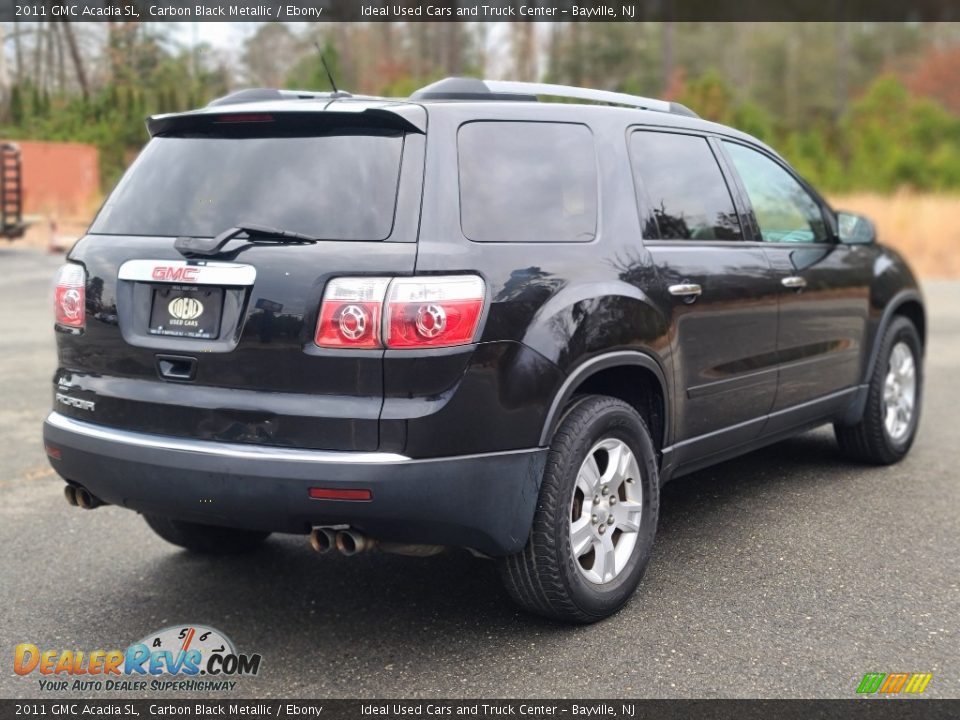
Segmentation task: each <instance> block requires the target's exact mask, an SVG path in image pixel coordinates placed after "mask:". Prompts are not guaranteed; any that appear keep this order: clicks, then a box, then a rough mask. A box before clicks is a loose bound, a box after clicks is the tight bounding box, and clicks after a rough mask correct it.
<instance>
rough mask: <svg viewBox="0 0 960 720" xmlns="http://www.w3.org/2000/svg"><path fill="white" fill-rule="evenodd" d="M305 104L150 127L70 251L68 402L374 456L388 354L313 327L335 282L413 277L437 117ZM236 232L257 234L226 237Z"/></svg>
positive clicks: (199, 433) (135, 419)
mask: <svg viewBox="0 0 960 720" xmlns="http://www.w3.org/2000/svg"><path fill="white" fill-rule="evenodd" d="M293 102H298V103H299V104H298V105H297V111H296V112H289V111H287V110H284V109H282V108H281V107H280V106H281V105H283V104H287V105H289V104H291V103H293ZM303 102H305V101H286V103H273V104H269V105H268V108H267V109H264V108H263V107H262V106H261V105H260V104H258V105H256V106H253V105H247V106H242V107H240V108H231V107H224V108H214V109H208V110H205V111H201V112H199V113H189V114H183V115H176V116H166V117H163V118H159V119H153V120H151V123H150V127H151V131H152V133H153V134H154V138H153V139H152V140H151V142H150V143H149V145H148V146H147V147H146V148H145V149H144V151H143V152H142V153H141V155H140V157H139V158H138V159H137V161H136V162H135V163H134V165H133V166H132V167H131V168H130V170H129V171H128V172H127V174H126V176H125V177H124V178H123V180H122V181H121V182H120V184H119V185H118V186H117V188H116V189H115V190H114V192H113V193H112V194H111V196H110V197H109V198H108V200H107V202H106V203H105V204H104V207H103V209H102V210H101V211H100V214H99V215H98V217H97V218H96V220H95V221H94V223H93V225H92V226H91V228H90V231H89V234H88V235H87V236H86V237H84V238H83V239H82V240H81V242H79V243H78V244H77V246H76V247H75V248H74V250H73V251H72V252H71V255H70V258H69V259H70V261H71V262H74V263H79V264H80V265H82V266H83V267H84V268H85V270H86V276H85V290H86V298H85V306H86V316H85V324H84V327H83V328H82V329H77V328H74V329H71V328H67V327H62V326H60V327H58V331H59V332H58V345H59V351H60V369H59V370H58V373H57V377H56V378H55V383H56V385H57V388H56V393H57V394H56V398H57V410H58V412H61V413H64V414H67V415H70V416H72V417H75V418H77V419H81V420H86V421H89V422H94V423H99V424H103V425H109V426H113V427H118V428H122V429H125V430H133V431H139V432H148V433H156V434H162V435H176V436H183V437H192V438H200V439H210V440H220V441H227V442H243V443H260V444H264V445H283V446H297V447H306V448H317V449H331V450H362V451H370V450H375V449H377V448H378V446H379V437H378V421H379V416H380V411H381V408H382V405H383V354H384V353H383V350H381V349H349V350H344V349H323V348H320V347H318V346H317V345H315V343H314V337H315V331H316V323H317V316H318V309H319V306H320V302H321V296H322V294H323V290H324V287H325V286H326V284H327V281H328V280H329V279H330V278H332V277H337V276H354V277H356V276H365V275H370V276H393V275H407V274H411V273H412V272H413V270H414V264H415V260H416V239H417V228H418V223H419V210H420V192H421V188H422V181H423V153H424V135H423V128H424V126H425V117H424V111H423V110H422V108H419V107H416V106H410V105H404V106H401V110H397V109H396V108H395V107H391V106H390V105H387V104H384V103H380V104H375V103H362V102H353V103H351V102H349V101H346V102H345V101H337V102H335V103H329V102H326V103H324V104H322V105H321V104H320V103H315V105H316V109H315V110H314V111H309V112H305V111H303ZM310 104H314V103H313V102H311V103H310ZM338 106H339V107H340V109H339V110H338V109H336V108H337V107H338ZM238 227H250V228H260V230H259V231H257V232H249V233H248V232H243V231H235V232H233V236H232V237H229V236H223V235H222V234H223V233H224V232H225V231H228V230H230V229H231V228H238ZM264 227H266V228H268V229H269V230H268V231H263V230H262V228H264ZM274 230H276V231H277V232H275V231H274ZM279 231H283V232H284V233H287V234H286V235H281V234H280V232H279ZM217 236H221V239H222V241H223V246H222V248H219V249H218V248H213V247H212V246H213V244H214V241H213V240H212V239H213V238H216V237H217ZM306 238H310V242H307V241H306ZM178 239H179V240H178ZM314 240H316V241H314ZM204 246H206V250H207V251H209V254H197V253H192V252H188V251H178V249H177V248H178V247H179V248H181V250H183V249H184V248H190V247H193V248H194V249H196V248H201V249H202V248H203V247H204Z"/></svg>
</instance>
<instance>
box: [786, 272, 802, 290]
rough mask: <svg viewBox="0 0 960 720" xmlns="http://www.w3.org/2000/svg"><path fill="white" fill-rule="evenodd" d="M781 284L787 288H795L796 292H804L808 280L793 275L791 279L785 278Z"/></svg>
mask: <svg viewBox="0 0 960 720" xmlns="http://www.w3.org/2000/svg"><path fill="white" fill-rule="evenodd" d="M780 284H781V285H783V286H784V287H785V288H793V289H794V290H802V289H803V288H805V287H806V286H807V279H806V278H802V277H800V276H799V275H791V276H790V277H785V278H783V280H781V281H780Z"/></svg>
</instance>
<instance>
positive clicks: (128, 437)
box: [47, 412, 410, 465]
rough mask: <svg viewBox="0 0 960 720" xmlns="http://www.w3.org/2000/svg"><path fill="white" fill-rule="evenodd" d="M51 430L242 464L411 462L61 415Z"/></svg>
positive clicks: (373, 454)
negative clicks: (171, 433) (119, 426)
mask: <svg viewBox="0 0 960 720" xmlns="http://www.w3.org/2000/svg"><path fill="white" fill-rule="evenodd" d="M47 423H48V424H49V425H51V426H52V427H55V428H58V429H60V430H65V431H67V432H72V433H76V434H78V435H84V436H86V437H90V438H94V439H96V440H105V441H107V442H116V443H122V444H124V445H135V446H138V447H149V448H154V449H157V450H174V451H177V452H192V453H199V454H201V455H217V456H220V457H229V458H233V459H240V460H287V461H291V462H307V463H342V464H354V465H374V464H390V463H402V462H407V461H409V460H410V458H408V457H407V456H406V455H398V454H396V453H381V452H342V451H336V450H303V449H300V448H282V447H275V446H264V445H240V444H237V443H222V442H215V441H211V440H191V439H189V438H177V437H167V436H164V435H149V434H146V433H136V432H130V431H128V430H116V429H114V428H107V427H103V426H101V425H94V424H92V423H86V422H82V421H80V420H74V419H73V418H69V417H67V416H66V415H61V414H60V413H58V412H52V413H50V415H48V416H47Z"/></svg>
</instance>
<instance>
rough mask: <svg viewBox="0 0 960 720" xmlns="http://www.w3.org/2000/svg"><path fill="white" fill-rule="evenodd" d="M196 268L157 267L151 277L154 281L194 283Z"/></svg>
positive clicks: (198, 270)
mask: <svg viewBox="0 0 960 720" xmlns="http://www.w3.org/2000/svg"><path fill="white" fill-rule="evenodd" d="M199 272H200V268H198V267H169V266H167V265H157V266H156V267H155V268H154V269H153V272H152V273H151V276H152V277H153V279H154V280H167V281H173V282H196V281H197V273H199Z"/></svg>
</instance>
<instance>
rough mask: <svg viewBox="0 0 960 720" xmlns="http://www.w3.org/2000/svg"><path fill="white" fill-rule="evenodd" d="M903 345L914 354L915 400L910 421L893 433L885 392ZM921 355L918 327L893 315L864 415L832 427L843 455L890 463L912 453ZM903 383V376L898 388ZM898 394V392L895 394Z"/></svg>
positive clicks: (920, 384)
mask: <svg viewBox="0 0 960 720" xmlns="http://www.w3.org/2000/svg"><path fill="white" fill-rule="evenodd" d="M902 347H906V348H907V349H909V351H910V354H911V356H912V358H911V359H912V363H913V368H914V374H913V378H914V383H913V398H914V402H913V406H912V411H911V413H910V417H909V420H908V421H907V422H906V423H905V424H903V426H902V427H898V428H896V429H897V430H900V432H895V433H893V434H891V430H890V428H889V427H888V423H887V413H888V408H889V404H888V401H887V399H885V397H884V393H885V390H886V388H887V382H888V376H889V374H890V373H891V365H892V364H896V365H897V366H898V367H902V363H898V362H896V361H897V359H898V356H896V355H895V352H900V353H901V356H902V350H898V348H902ZM922 358H923V351H922V348H921V345H920V336H919V334H918V333H917V329H916V327H914V325H913V323H912V322H910V320H909V319H907V318H905V317H894V319H893V321H892V322H891V323H890V325H889V327H888V328H887V330H886V332H884V334H883V338H882V339H881V341H880V350H879V354H878V356H877V364H876V366H875V367H874V369H873V375H872V376H871V377H870V384H869V389H868V391H867V402H866V406H865V407H864V411H863V417H862V418H861V419H860V421H859V422H857V423H856V424H854V425H842V424H840V423H835V424H834V426H833V430H834V434H835V435H836V436H837V443H838V444H839V445H840V450H841V451H842V452H843V454H844V455H846V456H847V457H849V458H851V459H853V460H857V461H860V462H866V463H872V464H875V465H891V464H893V463H895V462H899V461H900V460H902V459H903V457H904V456H905V455H906V454H907V452H909V450H910V447H911V446H912V445H913V440H914V438H915V437H916V434H917V425H918V423H919V420H920V407H921V404H922V403H921V400H922V398H923V366H922V363H921V361H922ZM904 385H906V383H904V382H902V378H901V381H900V382H898V383H896V384H895V387H898V388H903V386H904ZM895 394H896V391H894V396H895ZM896 402H897V401H896V400H893V401H892V403H893V404H895V403H896Z"/></svg>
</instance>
